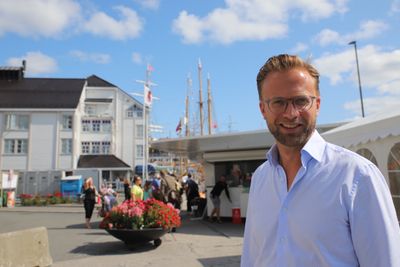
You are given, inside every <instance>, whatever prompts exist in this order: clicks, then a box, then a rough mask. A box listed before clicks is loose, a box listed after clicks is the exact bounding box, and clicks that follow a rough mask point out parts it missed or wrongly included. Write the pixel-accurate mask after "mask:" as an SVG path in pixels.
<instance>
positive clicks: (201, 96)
mask: <svg viewBox="0 0 400 267" xmlns="http://www.w3.org/2000/svg"><path fill="white" fill-rule="evenodd" d="M197 69H198V73H199V106H200V135H201V136H202V135H203V89H202V81H201V69H202V66H201V61H200V58H199V64H198V66H197Z"/></svg>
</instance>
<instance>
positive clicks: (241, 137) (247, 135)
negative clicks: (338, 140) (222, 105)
mask: <svg viewBox="0 0 400 267" xmlns="http://www.w3.org/2000/svg"><path fill="white" fill-rule="evenodd" d="M338 125H341V123H334V124H325V125H318V126H317V129H318V131H319V132H320V133H322V132H325V131H327V130H330V129H332V128H335V127H337V126H338ZM274 143H275V139H274V137H273V136H272V134H271V133H270V132H269V131H268V130H266V129H265V130H256V131H248V132H235V133H224V134H213V135H205V136H192V137H183V138H174V139H161V140H157V141H153V142H152V143H151V147H152V148H155V149H158V150H161V151H165V152H172V153H174V154H176V155H183V156H188V157H189V158H190V159H198V158H201V157H203V155H204V153H209V152H213V153H215V152H226V151H245V150H253V151H255V150H260V149H264V150H265V149H267V148H269V147H271V146H272V145H273V144H274Z"/></svg>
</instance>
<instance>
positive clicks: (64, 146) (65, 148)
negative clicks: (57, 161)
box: [61, 139, 72, 154]
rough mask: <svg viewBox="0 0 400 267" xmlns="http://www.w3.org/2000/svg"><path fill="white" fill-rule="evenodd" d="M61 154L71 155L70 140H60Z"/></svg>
mask: <svg viewBox="0 0 400 267" xmlns="http://www.w3.org/2000/svg"><path fill="white" fill-rule="evenodd" d="M61 153H62V154H72V139H61Z"/></svg>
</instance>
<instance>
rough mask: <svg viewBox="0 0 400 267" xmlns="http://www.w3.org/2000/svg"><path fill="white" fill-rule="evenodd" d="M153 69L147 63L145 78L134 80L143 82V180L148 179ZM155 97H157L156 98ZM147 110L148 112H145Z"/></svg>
mask: <svg viewBox="0 0 400 267" xmlns="http://www.w3.org/2000/svg"><path fill="white" fill-rule="evenodd" d="M151 71H153V67H152V66H151V65H150V64H147V68H146V80H145V81H142V80H136V82H138V83H142V84H143V87H144V88H143V89H144V90H143V168H142V176H143V177H142V178H143V180H144V181H146V180H147V179H148V169H147V165H148V158H149V138H148V135H149V129H148V128H149V123H148V120H149V118H150V112H151V102H152V98H153V97H152V94H151V86H153V85H156V84H155V83H152V82H151V80H150V74H151ZM156 99H157V98H156ZM147 112H148V113H147Z"/></svg>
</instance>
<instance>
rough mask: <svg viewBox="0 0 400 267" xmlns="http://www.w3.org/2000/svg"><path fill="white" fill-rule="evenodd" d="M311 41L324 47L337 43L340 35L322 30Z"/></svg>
mask: <svg viewBox="0 0 400 267" xmlns="http://www.w3.org/2000/svg"><path fill="white" fill-rule="evenodd" d="M313 39H314V41H316V42H317V43H319V45H320V46H326V45H329V44H331V43H337V42H338V41H339V39H340V34H339V33H338V32H336V31H333V30H331V29H323V30H322V31H320V32H319V33H318V34H317V35H316V36H315V37H314V38H313Z"/></svg>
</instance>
